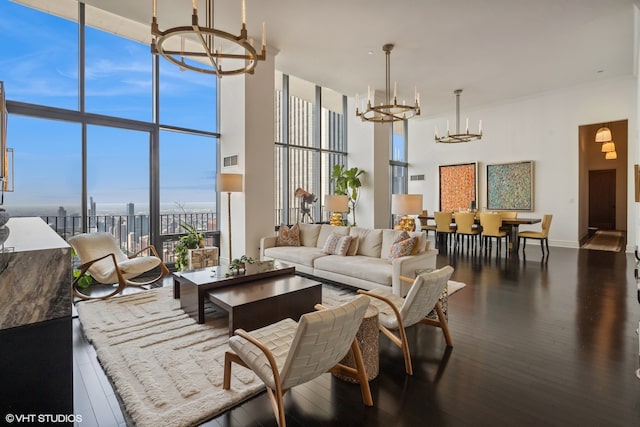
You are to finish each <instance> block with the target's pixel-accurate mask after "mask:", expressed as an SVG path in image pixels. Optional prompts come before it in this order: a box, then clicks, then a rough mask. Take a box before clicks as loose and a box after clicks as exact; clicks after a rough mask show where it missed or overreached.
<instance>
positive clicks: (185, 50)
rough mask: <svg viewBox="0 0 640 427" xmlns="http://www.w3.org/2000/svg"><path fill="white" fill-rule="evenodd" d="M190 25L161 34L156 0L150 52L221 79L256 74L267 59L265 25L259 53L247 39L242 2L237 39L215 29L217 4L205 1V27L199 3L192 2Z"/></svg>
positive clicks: (183, 66)
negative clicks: (200, 22)
mask: <svg viewBox="0 0 640 427" xmlns="http://www.w3.org/2000/svg"><path fill="white" fill-rule="evenodd" d="M192 6H193V14H192V16H191V25H185V26H182V27H173V28H169V29H167V30H165V31H161V30H160V28H159V27H158V15H157V0H153V3H152V8H153V16H152V20H151V53H153V54H154V55H162V56H163V57H164V58H166V59H167V60H168V61H170V62H173V63H174V64H176V65H177V66H179V67H180V69H181V70H185V69H189V70H192V71H197V72H200V73H205V74H215V75H217V76H219V77H222V76H228V75H233V74H244V73H248V74H253V72H254V70H255V68H256V65H257V63H258V61H264V60H265V59H266V50H265V47H266V33H265V25H264V23H263V24H262V50H261V52H260V53H258V52H257V51H256V49H255V47H253V42H252V40H250V39H247V26H246V6H245V0H242V26H241V27H240V35H239V36H235V35H233V34H231V33H228V32H226V31H222V30H217V29H215V28H214V27H213V18H214V2H213V0H206V5H205V15H206V16H205V21H206V22H205V26H201V25H200V24H199V22H198V0H192Z"/></svg>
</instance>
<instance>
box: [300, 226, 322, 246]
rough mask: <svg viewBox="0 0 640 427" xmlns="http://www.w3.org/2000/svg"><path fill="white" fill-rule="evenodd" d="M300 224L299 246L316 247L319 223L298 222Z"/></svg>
mask: <svg viewBox="0 0 640 427" xmlns="http://www.w3.org/2000/svg"><path fill="white" fill-rule="evenodd" d="M298 225H299V226H300V246H308V247H316V243H317V242H318V234H320V224H305V223H304V222H301V223H298Z"/></svg>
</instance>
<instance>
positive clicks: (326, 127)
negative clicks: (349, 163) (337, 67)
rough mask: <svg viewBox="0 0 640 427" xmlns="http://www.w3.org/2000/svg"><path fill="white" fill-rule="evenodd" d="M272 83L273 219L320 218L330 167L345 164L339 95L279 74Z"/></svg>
mask: <svg viewBox="0 0 640 427" xmlns="http://www.w3.org/2000/svg"><path fill="white" fill-rule="evenodd" d="M281 77H282V79H281V81H280V82H277V83H276V120H275V126H276V129H275V135H276V145H275V171H276V195H275V197H276V223H277V224H281V223H295V222H321V221H327V220H328V213H326V212H324V209H323V203H324V196H325V195H326V194H331V191H332V189H333V185H332V183H331V170H332V168H333V165H335V164H346V158H347V153H346V151H347V149H346V137H345V135H346V131H345V126H346V123H345V119H344V114H343V108H344V107H343V105H344V97H343V96H342V95H339V94H337V93H335V92H333V91H330V90H329V89H325V88H320V87H318V86H316V85H314V84H312V83H309V82H307V81H304V80H301V79H298V78H295V77H291V76H286V75H284V76H283V75H281Z"/></svg>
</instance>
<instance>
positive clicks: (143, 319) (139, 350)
mask: <svg viewBox="0 0 640 427" xmlns="http://www.w3.org/2000/svg"><path fill="white" fill-rule="evenodd" d="M462 287H464V284H462V283H459V282H453V281H450V282H449V294H450V295H451V294H452V293H454V292H456V291H457V290H459V289H461V288H462ZM322 294H323V298H322V299H323V303H324V304H326V305H328V306H331V305H337V304H340V303H341V302H344V301H346V300H348V299H351V298H353V297H354V292H353V289H349V288H341V287H338V286H332V285H323V290H322ZM76 307H77V311H78V316H79V318H80V322H81V323H82V328H83V330H84V333H85V335H86V337H87V339H88V340H89V341H90V342H91V343H92V344H93V346H94V347H95V349H96V353H97V355H98V359H99V361H100V363H101V365H102V367H103V369H104V371H105V373H106V374H107V376H108V377H109V379H110V380H111V382H112V384H113V385H114V389H115V391H116V393H117V394H118V396H119V399H120V402H121V404H122V405H123V409H124V412H125V416H126V417H127V418H128V419H129V420H131V421H132V422H133V423H134V424H135V425H136V426H137V427H147V426H148V427H156V426H168V425H171V426H176V427H178V426H191V425H196V424H198V423H201V422H204V421H206V420H208V419H211V418H214V417H215V416H217V415H218V414H220V413H222V412H224V411H226V410H227V409H230V408H231V407H233V406H235V405H237V404H239V403H241V402H243V401H244V400H246V399H248V398H250V397H252V396H254V395H255V394H257V393H259V392H261V391H263V390H264V385H263V384H262V381H261V380H260V379H259V378H258V377H256V376H255V375H254V374H253V373H251V372H250V371H249V370H247V369H233V370H232V374H233V378H232V382H231V390H224V389H223V388H222V379H223V372H224V352H225V351H226V350H227V349H228V346H227V340H228V330H229V329H228V323H227V314H226V312H224V311H222V310H220V309H217V308H215V307H214V306H212V305H209V306H208V307H207V315H206V323H205V324H202V325H200V324H198V323H196V321H195V320H194V319H192V318H191V317H189V316H188V315H187V314H186V313H185V312H184V311H182V310H181V309H180V302H179V300H175V299H173V289H172V287H163V288H158V289H154V290H150V291H145V292H141V293H137V294H133V295H125V296H119V297H114V298H111V299H108V300H104V301H102V300H93V301H83V302H79V303H77V304H76Z"/></svg>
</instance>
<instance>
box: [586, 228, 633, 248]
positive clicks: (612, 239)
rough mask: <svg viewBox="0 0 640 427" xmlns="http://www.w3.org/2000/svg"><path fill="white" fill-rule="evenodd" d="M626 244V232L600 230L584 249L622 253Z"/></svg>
mask: <svg viewBox="0 0 640 427" xmlns="http://www.w3.org/2000/svg"><path fill="white" fill-rule="evenodd" d="M623 244H624V232H622V231H606V230H598V231H596V234H594V235H593V237H591V239H589V241H588V242H587V243H585V244H584V245H583V246H582V249H592V250H597V251H609V252H620V251H621V250H622V245H623Z"/></svg>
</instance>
